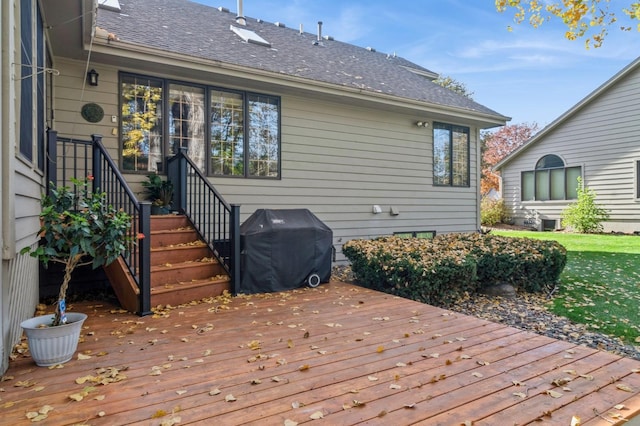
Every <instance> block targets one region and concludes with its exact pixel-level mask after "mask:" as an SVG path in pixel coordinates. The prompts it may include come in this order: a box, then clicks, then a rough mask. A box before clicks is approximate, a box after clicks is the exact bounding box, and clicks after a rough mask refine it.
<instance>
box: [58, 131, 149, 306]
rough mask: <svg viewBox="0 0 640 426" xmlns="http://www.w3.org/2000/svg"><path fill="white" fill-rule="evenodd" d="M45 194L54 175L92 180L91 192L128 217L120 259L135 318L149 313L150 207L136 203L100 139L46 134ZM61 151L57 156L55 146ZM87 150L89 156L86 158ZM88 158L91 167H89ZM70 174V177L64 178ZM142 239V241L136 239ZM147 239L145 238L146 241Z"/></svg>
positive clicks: (100, 137) (145, 203)
mask: <svg viewBox="0 0 640 426" xmlns="http://www.w3.org/2000/svg"><path fill="white" fill-rule="evenodd" d="M47 134H48V135H47V167H46V170H47V174H46V177H47V192H49V191H50V189H51V188H50V185H51V184H53V185H57V182H58V177H57V172H58V170H61V172H62V182H63V184H67V183H68V182H69V181H70V177H73V178H76V179H81V178H86V177H87V176H88V175H92V176H93V191H94V192H104V193H105V194H106V197H107V202H108V203H109V204H111V205H112V206H113V207H115V208H116V209H118V210H123V211H124V212H126V213H127V214H128V215H129V216H131V219H132V223H131V227H130V228H129V231H128V236H129V237H130V238H129V241H130V243H129V246H128V247H127V248H128V250H127V252H126V253H124V254H123V255H122V259H123V261H124V263H125V265H126V267H127V269H128V272H129V273H130V274H131V277H132V278H133V280H134V281H135V283H136V285H137V286H138V290H139V291H138V307H139V312H138V314H139V315H141V316H143V315H148V314H150V313H151V262H150V259H151V241H150V238H148V236H150V235H151V203H150V202H144V201H143V202H141V201H138V199H137V197H136V196H135V194H134V193H133V191H132V190H131V188H130V187H129V185H128V184H127V181H126V180H125V178H124V176H123V175H122V173H121V172H120V170H119V169H118V166H117V165H116V163H115V162H114V161H113V159H112V158H111V156H110V155H109V153H108V151H107V149H106V148H105V147H104V145H103V143H102V136H101V135H98V134H93V135H91V140H90V141H86V140H80V139H75V138H62V137H58V134H57V131H55V130H48V132H47ZM59 144H62V146H63V149H62V153H61V154H60V157H59V156H58V145H59ZM66 144H70V146H71V151H72V155H67V152H66V151H67V149H66ZM89 150H91V155H90V156H89ZM89 158H91V159H92V160H91V166H89V164H88V162H89V160H88V159H89ZM67 174H70V175H71V176H70V177H67ZM139 236H143V238H139ZM145 237H147V238H145Z"/></svg>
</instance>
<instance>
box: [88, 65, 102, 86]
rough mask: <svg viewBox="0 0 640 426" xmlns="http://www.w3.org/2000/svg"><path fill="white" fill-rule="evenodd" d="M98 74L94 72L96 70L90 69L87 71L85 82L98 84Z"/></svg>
mask: <svg viewBox="0 0 640 426" xmlns="http://www.w3.org/2000/svg"><path fill="white" fill-rule="evenodd" d="M99 75H100V74H98V73H97V72H96V70H94V69H92V70H91V71H89V72H88V73H87V83H89V86H97V85H98V76H99Z"/></svg>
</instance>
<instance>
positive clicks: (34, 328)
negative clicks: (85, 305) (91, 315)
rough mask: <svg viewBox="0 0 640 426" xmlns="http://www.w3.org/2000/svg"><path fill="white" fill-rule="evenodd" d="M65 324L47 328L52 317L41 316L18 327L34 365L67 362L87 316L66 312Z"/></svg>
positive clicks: (76, 343)
mask: <svg viewBox="0 0 640 426" xmlns="http://www.w3.org/2000/svg"><path fill="white" fill-rule="evenodd" d="M66 315H67V321H68V322H67V323H66V324H63V325H59V326H57V327H41V326H42V325H47V326H49V325H50V324H51V323H52V322H53V317H54V315H53V314H52V315H42V316H39V317H34V318H30V319H28V320H25V321H22V322H21V323H20V326H21V327H22V328H23V329H24V333H25V334H26V335H27V339H28V340H29V352H31V358H33V360H34V361H35V363H36V364H37V365H39V366H41V367H48V366H51V365H56V364H62V363H65V362H67V361H69V360H70V359H71V358H72V357H73V354H74V353H75V352H76V349H77V348H78V339H79V337H80V331H81V330H82V324H83V323H84V320H86V319H87V315H85V314H82V313H79V312H67V314H66Z"/></svg>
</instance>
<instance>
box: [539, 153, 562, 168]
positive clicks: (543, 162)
mask: <svg viewBox="0 0 640 426" xmlns="http://www.w3.org/2000/svg"><path fill="white" fill-rule="evenodd" d="M558 167H564V161H562V158H560V157H558V156H557V155H553V154H549V155H545V156H544V157H542V158H541V159H539V160H538V162H537V163H536V170H540V169H557V168H558Z"/></svg>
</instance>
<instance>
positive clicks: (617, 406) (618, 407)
mask: <svg viewBox="0 0 640 426" xmlns="http://www.w3.org/2000/svg"><path fill="white" fill-rule="evenodd" d="M613 408H615V409H616V410H624V409H625V408H626V407H625V406H624V404H618V405H616V406H614V407H613Z"/></svg>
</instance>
